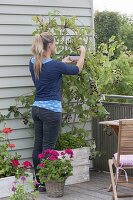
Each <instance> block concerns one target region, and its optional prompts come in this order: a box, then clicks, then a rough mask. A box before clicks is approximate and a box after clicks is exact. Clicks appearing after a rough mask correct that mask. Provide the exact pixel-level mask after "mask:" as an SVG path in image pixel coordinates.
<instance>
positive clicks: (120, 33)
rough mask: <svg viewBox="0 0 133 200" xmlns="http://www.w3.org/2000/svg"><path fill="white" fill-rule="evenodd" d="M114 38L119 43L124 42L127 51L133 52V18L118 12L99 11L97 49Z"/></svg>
mask: <svg viewBox="0 0 133 200" xmlns="http://www.w3.org/2000/svg"><path fill="white" fill-rule="evenodd" d="M112 36H115V37H116V40H118V41H123V42H124V45H125V46H127V49H128V50H131V51H133V17H132V16H131V17H129V16H126V15H121V14H119V13H117V12H110V11H103V12H98V11H97V12H96V13H95V38H96V48H97V47H98V46H99V45H100V44H101V43H108V42H109V38H110V37H112ZM117 54H118V52H117Z"/></svg>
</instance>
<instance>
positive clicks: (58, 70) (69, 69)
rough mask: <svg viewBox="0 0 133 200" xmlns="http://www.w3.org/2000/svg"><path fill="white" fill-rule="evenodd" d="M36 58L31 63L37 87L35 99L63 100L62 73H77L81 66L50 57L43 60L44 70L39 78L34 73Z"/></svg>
mask: <svg viewBox="0 0 133 200" xmlns="http://www.w3.org/2000/svg"><path fill="white" fill-rule="evenodd" d="M34 62H35V58H32V59H31V60H30V63H29V69H30V72H31V76H32V80H33V82H34V85H35V88H36V94H35V101H48V100H58V101H61V81H62V74H66V75H77V74H78V73H79V68H78V67H77V66H71V65H68V64H65V63H63V62H58V61H55V60H52V59H50V60H49V61H48V62H47V60H46V61H44V62H42V70H41V73H40V76H39V79H36V78H35V74H34Z"/></svg>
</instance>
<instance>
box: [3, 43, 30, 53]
mask: <svg viewBox="0 0 133 200" xmlns="http://www.w3.org/2000/svg"><path fill="white" fill-rule="evenodd" d="M30 54H31V46H22V45H21V46H15V45H14V46H4V45H1V46H0V56H5V55H30Z"/></svg>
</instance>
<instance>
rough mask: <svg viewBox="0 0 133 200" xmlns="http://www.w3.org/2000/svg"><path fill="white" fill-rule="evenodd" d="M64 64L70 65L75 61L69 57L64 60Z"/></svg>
mask: <svg viewBox="0 0 133 200" xmlns="http://www.w3.org/2000/svg"><path fill="white" fill-rule="evenodd" d="M62 62H64V63H66V64H70V63H72V62H73V61H72V60H71V59H70V56H67V57H65V58H63V59H62Z"/></svg>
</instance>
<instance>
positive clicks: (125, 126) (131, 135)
mask: <svg viewBox="0 0 133 200" xmlns="http://www.w3.org/2000/svg"><path fill="white" fill-rule="evenodd" d="M117 152H118V157H119V156H120V155H133V119H121V120H119V134H118V151H117ZM118 160H119V158H118Z"/></svg>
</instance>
